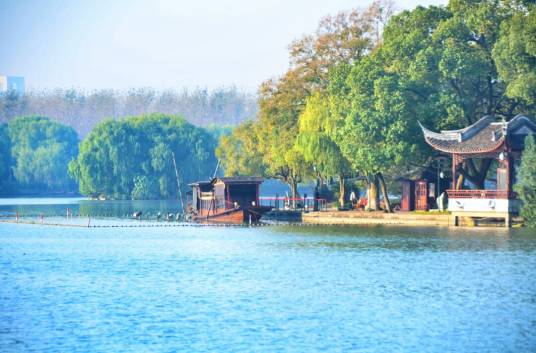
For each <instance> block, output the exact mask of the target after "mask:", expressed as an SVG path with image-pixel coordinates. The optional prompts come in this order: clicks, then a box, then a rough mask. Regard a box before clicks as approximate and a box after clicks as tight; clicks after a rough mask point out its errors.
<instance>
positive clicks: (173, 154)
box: [171, 151, 186, 213]
mask: <svg viewBox="0 0 536 353" xmlns="http://www.w3.org/2000/svg"><path fill="white" fill-rule="evenodd" d="M171 155H172V156H173V167H174V168H175V178H176V179H177V187H178V188H179V198H180V200H181V207H182V213H186V210H185V209H184V201H183V200H182V191H181V182H180V180H179V171H178V170H177V162H175V153H174V152H173V151H171Z"/></svg>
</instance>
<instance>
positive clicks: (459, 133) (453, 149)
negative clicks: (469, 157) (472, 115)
mask: <svg viewBox="0 0 536 353" xmlns="http://www.w3.org/2000/svg"><path fill="white" fill-rule="evenodd" d="M522 127H527V128H528V130H529V131H532V133H536V124H534V123H533V122H532V121H531V120H530V119H529V118H527V117H526V116H523V115H518V116H516V117H515V118H513V119H512V120H510V121H509V122H505V121H496V120H495V118H494V117H492V116H485V117H483V118H481V119H480V120H478V121H477V122H476V123H474V124H473V125H470V126H468V127H466V128H463V129H459V130H447V131H441V132H440V133H437V132H433V131H430V130H428V129H426V128H425V127H424V126H422V125H421V129H422V131H423V134H424V138H425V140H426V142H427V143H428V144H429V145H430V146H432V147H433V148H435V149H436V150H439V151H442V152H447V153H460V154H474V153H488V152H492V151H495V150H497V149H498V148H500V147H501V146H502V145H503V144H504V142H505V140H506V138H507V136H508V134H509V133H515V132H516V131H517V130H519V129H520V128H522Z"/></svg>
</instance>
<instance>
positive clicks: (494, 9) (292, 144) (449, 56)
mask: <svg viewBox="0 0 536 353" xmlns="http://www.w3.org/2000/svg"><path fill="white" fill-rule="evenodd" d="M535 13H536V12H535V7H534V5H533V3H532V2H530V1H515V0H478V1H468V0H451V1H450V2H449V4H448V5H447V6H445V7H443V6H429V7H422V6H418V7H416V8H415V9H413V10H406V11H402V12H400V13H397V14H394V11H393V10H392V5H390V4H389V3H386V2H376V3H374V4H373V5H372V6H371V7H370V8H368V9H366V10H363V11H359V10H355V11H350V12H347V13H342V14H340V15H338V16H335V17H327V18H326V19H323V20H322V21H321V24H320V26H319V29H318V31H317V32H316V33H315V34H313V35H309V36H304V37H303V38H301V39H299V40H297V41H295V42H293V43H292V45H291V47H290V49H291V51H290V68H289V69H288V71H287V72H286V73H285V74H284V75H283V76H282V77H281V78H280V79H278V80H270V81H267V82H266V83H264V84H263V85H261V89H260V94H259V114H258V120H257V121H256V122H254V123H249V124H250V125H249V126H248V130H249V131H250V133H249V134H248V133H246V134H243V133H237V134H234V133H233V135H232V136H233V138H231V139H225V140H222V144H221V145H220V155H221V156H222V158H223V159H224V160H225V159H227V158H229V157H231V156H232V158H234V157H235V156H236V155H239V154H240V151H241V148H240V146H243V145H246V144H247V143H246V142H245V141H249V142H251V141H252V139H253V140H254V141H255V142H256V143H257V146H258V148H257V151H258V152H257V153H258V156H259V158H260V159H261V160H262V163H261V164H258V165H259V166H261V165H262V168H261V169H260V170H259V171H260V172H262V173H264V175H266V176H278V177H280V178H281V179H283V180H285V181H287V182H289V184H290V185H291V187H292V184H296V183H297V182H298V181H301V180H303V179H304V178H314V177H317V176H318V175H315V171H316V174H318V173H320V174H323V175H328V174H330V175H329V176H334V175H337V174H341V170H345V171H346V173H348V172H349V173H350V174H355V173H360V174H362V175H364V176H367V177H368V180H369V190H370V191H371V192H372V191H374V189H375V188H377V187H378V185H380V186H383V187H382V189H383V190H382V191H383V194H384V198H385V199H387V194H388V193H387V191H386V188H385V183H384V182H383V174H387V175H389V174H391V175H393V174H396V175H398V176H404V175H405V173H407V174H410V173H412V172H414V171H415V170H419V168H421V170H422V168H424V167H425V166H426V165H428V164H429V163H430V162H431V160H432V157H433V156H434V152H433V151H432V150H431V149H430V148H429V147H428V146H427V145H426V144H425V141H424V138H423V137H422V133H421V130H420V127H419V122H420V123H422V124H424V125H426V126H427V127H429V128H431V129H434V130H441V129H458V128H463V127H466V126H467V125H469V124H472V123H474V122H476V121H477V120H478V119H480V118H481V117H482V116H484V115H496V116H504V117H505V118H506V119H510V118H512V117H513V116H515V115H517V114H520V113H523V114H528V115H533V114H534V113H535V112H536V111H535V105H534V104H535V97H536V93H535V92H536V84H535V82H536V80H535V79H534V77H533V76H534V72H535V71H536V70H535V65H536V64H535V63H536V60H535V53H536V52H535V51H534V48H536V44H535V43H536V42H535V40H534V38H536V36H534V33H535V32H534V24H535V21H534V18H535ZM533 81H534V82H533ZM251 135H255V136H256V137H255V138H252V137H251ZM249 142H248V143H249ZM226 151H228V152H226ZM230 151H233V152H232V153H231V152H230ZM408 156H411V158H408ZM230 163H231V164H232V163H233V162H232V161H224V164H230ZM490 165H491V160H490V159H481V160H476V159H467V160H466V161H465V162H464V165H463V167H462V173H461V174H462V176H463V179H465V180H469V181H470V182H471V183H473V184H474V185H476V186H477V187H482V186H483V184H484V181H485V179H486V176H487V172H488V169H489V167H490ZM243 171H246V169H244V168H242V167H240V165H237V167H236V168H231V169H228V170H227V172H228V173H240V172H243ZM343 174H344V173H343ZM463 179H461V180H460V181H459V182H461V183H463ZM293 189H295V188H293ZM369 196H371V195H369ZM371 197H372V196H371ZM369 198H370V197H369ZM386 206H387V208H389V205H388V204H387V205H386ZM375 207H377V205H376V206H375Z"/></svg>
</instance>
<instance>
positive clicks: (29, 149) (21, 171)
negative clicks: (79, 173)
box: [8, 117, 78, 192]
mask: <svg viewBox="0 0 536 353" xmlns="http://www.w3.org/2000/svg"><path fill="white" fill-rule="evenodd" d="M8 132H9V138H10V140H11V158H12V160H13V168H12V170H13V176H14V178H15V181H16V182H17V183H18V187H19V188H24V189H29V190H34V191H37V190H39V191H42V190H43V189H44V190H46V191H54V192H67V191H72V190H75V188H76V184H75V182H74V180H73V179H71V178H70V177H69V175H68V173H67V169H68V163H69V161H70V160H71V159H73V158H74V157H75V156H76V154H77V151H78V148H77V146H78V136H77V134H76V132H75V131H74V130H73V129H72V128H71V127H68V126H65V125H62V124H59V123H57V122H54V121H51V120H50V119H48V118H45V117H21V118H15V119H13V120H11V121H10V122H9V124H8Z"/></svg>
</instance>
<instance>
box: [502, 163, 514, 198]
mask: <svg viewBox="0 0 536 353" xmlns="http://www.w3.org/2000/svg"><path fill="white" fill-rule="evenodd" d="M504 166H505V168H506V192H507V198H510V192H511V191H512V179H513V177H512V170H511V169H512V165H511V157H510V153H508V154H507V155H506V158H505V159H504Z"/></svg>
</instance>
